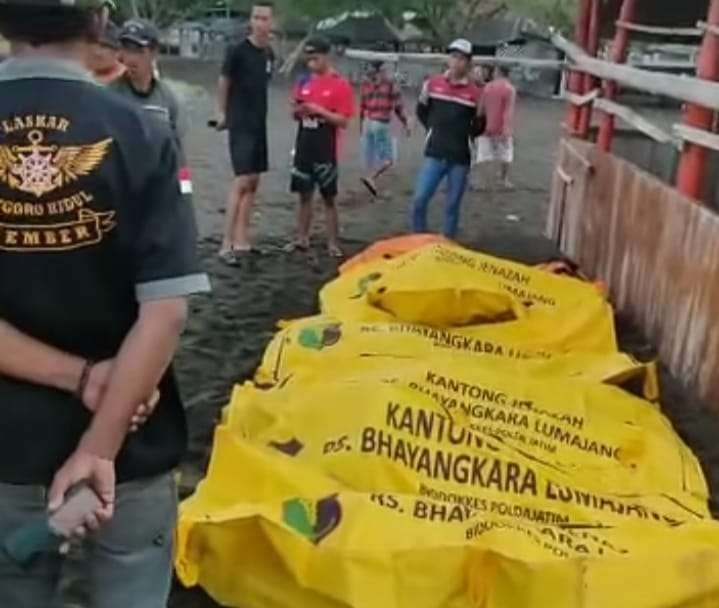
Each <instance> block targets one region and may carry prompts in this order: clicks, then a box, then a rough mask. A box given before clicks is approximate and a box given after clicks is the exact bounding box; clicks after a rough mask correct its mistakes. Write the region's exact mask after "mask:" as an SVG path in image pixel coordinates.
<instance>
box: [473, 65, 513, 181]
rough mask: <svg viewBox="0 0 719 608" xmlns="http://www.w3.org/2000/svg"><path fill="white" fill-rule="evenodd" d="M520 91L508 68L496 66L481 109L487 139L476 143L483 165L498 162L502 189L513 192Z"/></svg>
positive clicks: (485, 91)
mask: <svg viewBox="0 0 719 608" xmlns="http://www.w3.org/2000/svg"><path fill="white" fill-rule="evenodd" d="M516 98H517V91H516V90H515V88H514V86H512V83H511V82H510V81H509V68H507V67H506V66H497V68H496V70H495V76H494V80H492V81H491V82H489V83H487V85H486V86H485V87H484V92H483V93H482V108H483V110H484V113H485V116H486V118H487V127H486V129H485V132H484V135H483V136H482V137H480V138H479V140H478V142H477V144H478V145H477V160H478V162H480V163H487V162H498V163H499V164H500V169H499V178H500V180H501V182H502V185H503V186H504V187H505V188H507V189H511V188H512V184H511V183H510V181H509V169H510V167H511V166H512V163H513V162H514V137H513V136H514V108H515V101H516Z"/></svg>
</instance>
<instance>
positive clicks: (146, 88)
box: [110, 19, 187, 157]
mask: <svg viewBox="0 0 719 608" xmlns="http://www.w3.org/2000/svg"><path fill="white" fill-rule="evenodd" d="M120 44H121V45H122V54H121V57H122V62H123V63H124V64H125V66H126V68H127V72H125V74H124V75H123V76H122V77H120V78H118V79H117V80H116V81H115V82H113V83H112V84H111V85H110V88H111V89H112V90H114V91H115V92H117V93H119V94H120V95H123V96H124V97H127V98H129V99H132V100H133V101H134V102H136V103H138V104H139V105H140V106H142V108H143V109H144V110H145V111H146V112H148V113H150V114H151V115H154V116H157V118H158V119H160V120H161V121H162V122H164V123H165V124H166V125H168V126H169V128H170V129H172V133H173V136H174V138H175V141H176V142H177V146H178V150H179V151H180V153H181V156H182V157H184V154H183V146H182V139H183V136H184V135H185V132H186V130H187V120H186V117H185V114H184V112H183V110H182V107H181V106H180V103H179V101H178V100H177V97H176V95H175V93H174V92H173V91H172V89H170V87H169V86H168V85H167V84H166V83H165V82H163V81H162V80H160V79H159V78H158V77H157V74H156V70H155V65H156V61H157V56H158V52H159V49H160V31H159V30H158V29H157V28H156V27H155V26H154V25H153V24H152V23H150V22H148V21H144V20H141V19H132V20H130V21H128V22H126V23H125V24H124V25H123V27H122V31H121V32H120Z"/></svg>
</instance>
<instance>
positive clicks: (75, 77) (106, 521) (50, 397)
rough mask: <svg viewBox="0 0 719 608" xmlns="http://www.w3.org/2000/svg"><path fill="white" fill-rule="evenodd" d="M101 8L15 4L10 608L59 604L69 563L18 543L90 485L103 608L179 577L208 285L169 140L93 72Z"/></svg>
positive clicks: (6, 390) (7, 487)
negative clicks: (177, 546) (22, 551)
mask: <svg viewBox="0 0 719 608" xmlns="http://www.w3.org/2000/svg"><path fill="white" fill-rule="evenodd" d="M101 3H102V0H74V2H72V3H68V2H67V0H2V2H0V34H2V35H3V36H4V37H5V38H7V39H9V40H10V41H11V42H12V43H13V49H14V51H13V54H12V56H11V57H10V58H9V59H7V60H6V61H5V62H3V64H2V65H0V277H2V280H1V281H0V345H2V346H1V348H0V438H1V441H0V606H2V607H3V608H4V607H6V606H7V607H8V608H9V607H22V608H30V607H32V608H36V607H37V608H40V607H42V608H45V607H49V606H53V605H55V604H54V599H55V597H54V596H55V595H56V592H57V583H58V579H59V575H60V568H61V566H62V560H61V557H60V555H59V554H58V553H57V552H55V553H52V552H50V551H48V552H47V553H46V554H44V555H43V556H41V557H39V558H38V559H36V560H34V561H33V562H32V563H30V564H29V565H27V566H26V567H22V566H20V565H18V564H16V563H15V562H13V561H12V559H10V555H13V553H12V552H10V553H7V552H5V551H3V549H4V548H5V547H4V545H5V543H6V541H7V539H8V537H9V535H10V534H11V533H13V532H15V531H16V530H18V529H22V528H23V527H24V526H25V525H27V524H32V523H33V522H36V521H38V520H40V521H42V518H43V517H45V516H46V512H47V511H48V510H50V511H51V512H53V511H55V510H57V509H59V508H61V507H62V506H63V504H64V503H65V500H66V497H67V492H68V491H69V490H70V489H71V488H73V487H74V486H76V485H78V484H85V485H87V486H89V487H90V488H91V489H92V490H94V492H95V493H96V494H97V496H98V498H99V499H100V501H101V506H100V507H98V508H97V509H95V510H94V511H93V512H91V513H88V514H87V515H86V517H85V519H84V524H83V525H82V526H81V527H80V529H77V530H76V533H77V534H78V535H80V534H81V533H86V534H88V535H87V538H86V542H87V551H86V555H87V557H88V562H87V567H86V569H87V578H88V582H89V596H90V606H91V607H92V608H127V607H128V606H132V607H133V608H157V607H159V606H164V605H166V600H167V596H168V594H169V588H170V582H171V577H172V538H173V530H174V524H175V519H176V508H177V502H176V501H177V499H176V492H175V488H174V477H173V474H172V471H173V469H174V468H175V467H176V466H177V464H178V463H179V461H180V458H181V456H182V454H183V452H184V449H185V443H186V423H185V416H184V411H183V406H182V403H181V400H180V396H179V393H178V389H177V385H176V382H175V379H174V375H173V373H172V371H171V369H170V368H169V364H170V361H171V359H172V356H173V353H174V351H175V348H176V346H177V342H178V339H179V335H180V332H181V330H182V327H183V324H184V321H185V318H186V315H187V304H186V297H187V296H188V295H189V294H191V293H194V292H198V291H206V290H207V289H208V288H209V285H208V281H207V277H206V276H205V275H204V274H203V273H202V272H201V270H200V269H199V265H198V260H197V256H196V252H195V241H196V229H195V222H194V217H193V211H192V205H191V203H190V201H189V200H188V199H187V197H185V196H183V195H182V193H181V191H180V185H179V182H178V161H177V152H176V149H175V145H174V143H173V141H172V137H171V136H170V134H169V131H168V130H167V129H162V128H160V125H159V124H158V123H156V121H153V120H151V118H150V117H148V116H146V115H145V113H144V112H143V111H142V110H141V109H139V108H136V107H135V106H134V105H133V104H131V103H129V102H127V101H126V100H124V99H122V98H121V97H119V96H117V95H114V94H112V93H111V92H109V91H108V90H107V89H105V88H103V87H101V86H98V85H97V84H95V83H94V81H93V79H92V75H91V74H90V73H89V72H87V71H85V69H84V67H83V66H84V65H86V61H87V59H88V56H89V54H90V53H91V52H92V50H93V45H94V44H95V43H96V41H97V39H98V36H99V34H100V32H101V30H102V27H103V24H104V22H105V21H106V19H107V9H106V8H104V7H103V6H102V4H101ZM156 388H157V389H159V395H160V397H159V402H158V403H157V407H156V409H155V410H154V412H153V413H152V414H151V415H150V416H149V417H148V416H147V411H145V410H144V409H143V408H142V407H141V404H142V403H143V402H145V401H146V400H147V399H148V397H149V396H150V395H152V394H153V392H155V389H156ZM136 413H138V414H140V417H147V420H146V423H145V424H144V425H143V426H142V427H141V428H140V429H139V430H138V431H137V432H135V433H131V431H132V427H133V426H136V424H137V423H138V422H142V420H138V419H137V418H133V416H134V414H136Z"/></svg>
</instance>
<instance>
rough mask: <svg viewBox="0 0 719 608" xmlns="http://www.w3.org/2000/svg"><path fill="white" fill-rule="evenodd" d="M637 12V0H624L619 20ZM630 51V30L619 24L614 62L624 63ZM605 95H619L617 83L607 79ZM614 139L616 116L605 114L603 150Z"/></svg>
mask: <svg viewBox="0 0 719 608" xmlns="http://www.w3.org/2000/svg"><path fill="white" fill-rule="evenodd" d="M636 12H637V0H624V2H623V3H622V9H621V12H620V13H619V21H624V22H627V23H632V22H633V21H634V16H635V14H636ZM628 51H629V30H628V29H626V28H624V27H621V26H619V25H618V26H617V29H616V32H615V34H614V42H613V44H612V54H611V57H610V58H611V60H612V61H613V62H614V63H624V62H625V61H626V60H627V52H628ZM603 90H604V95H603V97H604V98H606V99H609V100H610V101H611V100H612V99H614V98H615V97H616V96H617V83H616V82H613V81H606V82H605V83H604V86H603ZM613 139H614V116H612V115H611V114H605V115H604V116H603V117H602V122H601V124H600V125H599V136H598V137H597V144H598V145H599V148H600V149H601V150H604V151H605V152H609V151H610V150H611V149H612V140H613Z"/></svg>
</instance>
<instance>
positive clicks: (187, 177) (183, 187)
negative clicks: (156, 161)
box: [179, 167, 192, 194]
mask: <svg viewBox="0 0 719 608" xmlns="http://www.w3.org/2000/svg"><path fill="white" fill-rule="evenodd" d="M179 178H180V192H181V193H182V194H192V172H191V171H190V168H189V167H182V168H181V169H180V174H179Z"/></svg>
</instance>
